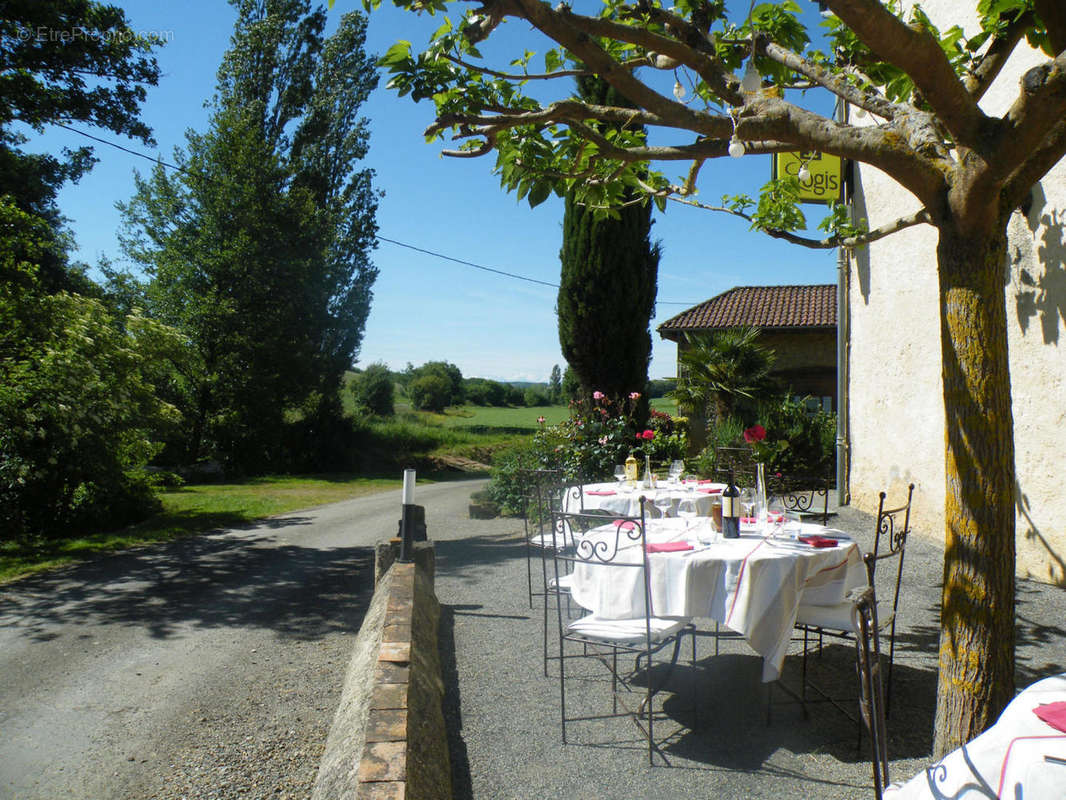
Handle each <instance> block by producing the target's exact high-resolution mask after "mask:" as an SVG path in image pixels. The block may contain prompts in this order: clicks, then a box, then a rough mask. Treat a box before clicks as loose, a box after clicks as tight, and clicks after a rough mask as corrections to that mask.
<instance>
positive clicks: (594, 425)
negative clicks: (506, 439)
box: [489, 392, 688, 513]
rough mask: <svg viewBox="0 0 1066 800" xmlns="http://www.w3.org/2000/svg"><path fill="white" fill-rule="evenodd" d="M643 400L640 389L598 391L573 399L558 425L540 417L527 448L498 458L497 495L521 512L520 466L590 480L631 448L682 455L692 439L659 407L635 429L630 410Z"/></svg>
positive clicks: (656, 456) (666, 457)
mask: <svg viewBox="0 0 1066 800" xmlns="http://www.w3.org/2000/svg"><path fill="white" fill-rule="evenodd" d="M639 401H640V395H639V394H638V393H636V392H634V393H633V394H631V395H630V396H629V397H628V398H625V399H624V400H611V399H610V398H607V397H606V396H604V395H603V393H602V392H595V393H594V394H593V397H592V400H591V401H590V402H584V401H580V400H578V401H574V402H573V403H571V404H570V409H571V416H570V417H569V419H566V420H564V421H563V422H561V423H559V424H558V425H545V424H544V422H543V417H542V418H541V427H540V430H538V431H537V432H536V434H534V436H533V441H532V443H531V444H530V445H529V446H528V447H523V448H520V449H516V450H512V451H509V452H508V453H507V455H506V456H504V457H501V458H499V459H497V460H496V462H494V463H495V467H494V468H493V471H492V479H491V482H490V484H489V488H490V491H491V492H492V493H493V494H492V496H493V500H494V501H495V502H496V503H497V504H498V505H499V506H500V507H501V508H502V509H505V513H518V510H519V509H520V508H521V504H522V502H523V496H524V492H525V491H527V490H528V485H527V484H528V481H527V480H525V479H524V477H523V476H522V474H521V472H522V470H532V469H561V470H563V472H564V473H565V474H566V475H567V477H568V478H569V479H570V480H575V481H580V482H582V483H586V482H590V481H596V480H604V479H607V478H609V477H610V476H611V473H612V472H613V469H614V465H615V464H621V463H622V462H624V461H625V459H626V457H627V456H629V454H630V453H633V454H634V455H636V456H637V457H638V458H640V459H641V460H643V459H644V456H645V454H647V455H648V456H649V457H650V458H651V459H652V461H654V462H661V461H670V460H672V459H675V458H681V457H682V456H683V455H684V453H685V450H686V448H687V441H688V437H687V432H686V430H685V426H684V425H683V424H681V423H679V422H678V421H677V420H675V419H674V418H672V417H670V415H669V414H663V413H661V412H658V411H656V412H653V413H652V416H651V419H650V420H649V423H648V426H647V427H645V428H642V429H641V430H637V428H636V427H635V426H634V423H633V420H632V413H633V411H634V410H635V409H636V407H637V404H638V403H639Z"/></svg>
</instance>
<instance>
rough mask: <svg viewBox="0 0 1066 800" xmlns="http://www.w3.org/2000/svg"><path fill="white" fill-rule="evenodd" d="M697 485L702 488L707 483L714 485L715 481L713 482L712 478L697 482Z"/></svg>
mask: <svg viewBox="0 0 1066 800" xmlns="http://www.w3.org/2000/svg"><path fill="white" fill-rule="evenodd" d="M696 483H698V484H699V485H700V486H702V485H703V484H705V483H714V481H712V480H711V479H710V478H707V479H706V480H702V481H696Z"/></svg>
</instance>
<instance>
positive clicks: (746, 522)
mask: <svg viewBox="0 0 1066 800" xmlns="http://www.w3.org/2000/svg"><path fill="white" fill-rule="evenodd" d="M758 521H759V520H757V519H755V517H741V518H740V524H741V525H754V524H755V523H756V522H758Z"/></svg>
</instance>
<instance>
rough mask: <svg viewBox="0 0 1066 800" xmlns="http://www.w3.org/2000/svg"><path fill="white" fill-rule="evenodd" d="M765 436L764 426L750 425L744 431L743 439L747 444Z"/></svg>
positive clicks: (760, 439)
mask: <svg viewBox="0 0 1066 800" xmlns="http://www.w3.org/2000/svg"><path fill="white" fill-rule="evenodd" d="M765 438H766V428H764V427H763V426H762V425H752V426H751V427H750V428H748V429H747V430H745V431H744V441H745V442H747V443H748V444H752V443H753V442H761V441H762V440H763V439H765Z"/></svg>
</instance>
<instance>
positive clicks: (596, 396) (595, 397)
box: [592, 392, 603, 400]
mask: <svg viewBox="0 0 1066 800" xmlns="http://www.w3.org/2000/svg"><path fill="white" fill-rule="evenodd" d="M592 399H593V400H602V399H603V392H593V393H592Z"/></svg>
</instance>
